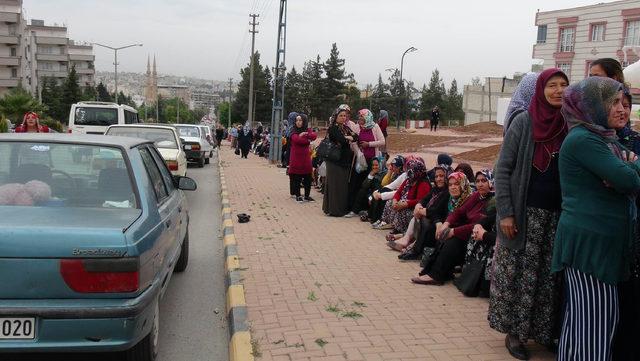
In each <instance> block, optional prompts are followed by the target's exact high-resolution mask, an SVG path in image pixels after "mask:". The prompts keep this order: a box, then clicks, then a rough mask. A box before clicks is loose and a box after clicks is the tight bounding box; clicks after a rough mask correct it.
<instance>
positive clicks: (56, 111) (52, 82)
mask: <svg viewBox="0 0 640 361" xmlns="http://www.w3.org/2000/svg"><path fill="white" fill-rule="evenodd" d="M41 89H42V90H41V91H40V96H41V98H42V104H44V105H45V106H46V107H47V109H48V110H47V114H48V115H49V116H51V117H52V118H53V119H56V120H63V119H65V118H68V117H69V113H65V110H64V107H63V105H62V87H61V86H60V85H59V84H58V81H57V80H56V79H55V78H52V77H44V78H42V82H41Z"/></svg>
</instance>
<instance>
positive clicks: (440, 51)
mask: <svg viewBox="0 0 640 361" xmlns="http://www.w3.org/2000/svg"><path fill="white" fill-rule="evenodd" d="M597 2H601V1H599V0H593V1H588V0H535V1H534V0H490V1H471V0H447V1H432V0H392V1H389V0H387V1H383V0H289V1H288V3H289V6H288V7H289V8H288V19H287V25H288V26H287V67H289V68H290V67H291V66H295V67H296V68H297V69H298V70H300V69H301V68H302V65H303V64H304V62H305V61H306V60H309V59H311V58H315V56H316V54H320V56H321V57H322V58H323V59H325V58H326V57H327V55H328V53H329V50H330V48H331V44H332V43H334V42H335V43H337V44H338V49H339V50H340V54H341V56H342V57H343V58H345V59H346V69H347V71H348V72H352V73H354V74H355V77H356V80H357V81H358V83H359V84H360V86H362V87H364V85H365V84H367V83H375V82H376V81H377V78H378V73H382V74H383V77H384V78H387V77H388V74H389V73H386V72H385V69H387V68H396V67H398V68H399V67H400V58H401V56H402V53H403V52H404V50H405V49H407V48H408V47H409V46H414V47H416V48H418V49H419V51H418V52H415V53H412V54H408V55H407V56H406V57H405V62H404V75H405V78H406V79H409V80H412V81H414V82H415V83H416V85H418V86H421V85H422V84H423V83H425V82H427V81H428V79H429V77H430V75H431V71H432V70H433V69H434V68H438V69H439V70H440V72H441V73H442V75H443V77H444V79H445V81H446V82H447V86H448V85H449V82H450V81H451V80H452V79H453V78H456V79H457V80H458V82H459V84H460V83H468V82H469V81H470V79H471V78H472V77H474V76H481V77H483V76H504V75H507V76H510V75H512V74H513V73H514V72H516V71H527V70H528V69H530V65H531V52H532V46H533V44H534V42H535V40H536V27H535V26H534V20H535V14H536V11H537V9H540V11H548V10H556V9H563V8H569V7H575V6H584V5H591V4H595V3H597ZM605 2H608V1H605ZM278 8H279V1H278V0H179V1H175V0H135V1H134V0H108V1H105V0H55V1H52V0H24V9H25V13H26V15H25V16H26V17H27V18H29V19H31V18H36V19H44V20H45V22H46V23H48V24H49V23H65V24H66V25H67V26H68V28H69V34H70V36H71V37H72V38H73V39H75V40H80V41H89V42H99V43H104V44H107V45H112V46H123V45H128V44H131V43H138V42H140V43H143V44H144V46H143V47H142V48H131V49H126V50H123V51H121V52H119V54H118V57H119V63H120V67H119V69H120V70H122V71H136V72H144V71H145V70H146V59H147V54H151V55H152V56H153V54H155V55H156V57H157V62H158V71H159V72H160V73H168V74H174V75H186V76H195V77H201V78H205V79H214V80H225V79H228V78H229V77H233V78H234V79H238V78H239V69H240V67H242V66H243V65H244V64H246V63H247V62H248V59H249V54H250V45H251V41H250V40H251V38H250V34H249V33H248V29H249V25H248V23H249V13H259V14H260V18H259V19H258V21H259V22H260V25H259V26H258V30H259V31H260V33H259V34H257V36H256V50H258V51H259V52H260V53H261V58H262V59H261V61H262V62H263V64H265V63H266V64H268V65H269V66H270V67H271V66H273V64H274V62H275V49H276V37H277V21H278ZM95 54H96V69H98V70H113V65H112V64H113V52H112V51H110V50H106V49H102V48H99V47H96V48H95Z"/></svg>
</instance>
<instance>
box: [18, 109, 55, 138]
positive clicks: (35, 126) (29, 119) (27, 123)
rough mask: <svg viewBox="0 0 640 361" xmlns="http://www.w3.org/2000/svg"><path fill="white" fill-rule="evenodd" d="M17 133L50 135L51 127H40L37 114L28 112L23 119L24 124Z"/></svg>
mask: <svg viewBox="0 0 640 361" xmlns="http://www.w3.org/2000/svg"><path fill="white" fill-rule="evenodd" d="M15 132H16V133H49V127H47V126H46V125H40V117H39V116H38V114H37V113H34V112H27V113H25V114H24V117H23V118H22V124H21V125H19V126H17V127H16V129H15Z"/></svg>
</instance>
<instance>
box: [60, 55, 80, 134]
mask: <svg viewBox="0 0 640 361" xmlns="http://www.w3.org/2000/svg"><path fill="white" fill-rule="evenodd" d="M81 94H82V93H81V91H80V85H78V74H77V73H76V66H75V65H74V66H72V67H71V71H70V72H69V75H67V79H66V80H65V82H64V84H63V86H62V110H63V112H64V114H69V110H70V109H71V105H72V104H74V103H77V102H79V101H80V99H81V98H80V96H81ZM63 119H64V120H65V123H66V119H65V118H63Z"/></svg>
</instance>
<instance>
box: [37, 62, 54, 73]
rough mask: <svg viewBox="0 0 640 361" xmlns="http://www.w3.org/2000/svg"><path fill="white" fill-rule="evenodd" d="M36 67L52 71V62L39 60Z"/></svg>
mask: <svg viewBox="0 0 640 361" xmlns="http://www.w3.org/2000/svg"><path fill="white" fill-rule="evenodd" d="M38 69H40V70H49V71H53V63H49V62H44V61H39V62H38Z"/></svg>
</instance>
